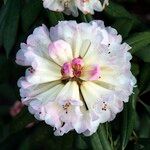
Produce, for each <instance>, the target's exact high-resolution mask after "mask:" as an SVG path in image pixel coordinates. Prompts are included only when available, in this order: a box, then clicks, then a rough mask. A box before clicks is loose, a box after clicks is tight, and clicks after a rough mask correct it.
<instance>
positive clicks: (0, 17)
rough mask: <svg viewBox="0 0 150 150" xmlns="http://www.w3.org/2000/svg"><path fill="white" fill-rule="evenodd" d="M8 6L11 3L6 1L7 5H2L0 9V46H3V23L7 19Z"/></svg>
mask: <svg viewBox="0 0 150 150" xmlns="http://www.w3.org/2000/svg"><path fill="white" fill-rule="evenodd" d="M10 4H11V1H8V2H7V5H3V6H2V7H1V9H0V45H2V44H3V33H4V27H5V21H6V18H7V14H8V11H9V7H10Z"/></svg>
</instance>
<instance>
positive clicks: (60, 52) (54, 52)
mask: <svg viewBox="0 0 150 150" xmlns="http://www.w3.org/2000/svg"><path fill="white" fill-rule="evenodd" d="M49 55H50V57H51V58H52V59H53V60H54V61H55V62H56V63H57V64H59V65H60V66H62V65H63V64H64V63H66V62H69V61H71V60H72V58H73V56H72V50H71V47H70V45H69V44H68V43H67V42H65V41H63V40H58V41H55V42H53V43H51V44H50V45H49Z"/></svg>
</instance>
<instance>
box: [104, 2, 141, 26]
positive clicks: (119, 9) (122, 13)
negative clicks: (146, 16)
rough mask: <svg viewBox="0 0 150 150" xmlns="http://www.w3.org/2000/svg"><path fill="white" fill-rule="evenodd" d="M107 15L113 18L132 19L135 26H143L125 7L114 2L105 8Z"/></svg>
mask: <svg viewBox="0 0 150 150" xmlns="http://www.w3.org/2000/svg"><path fill="white" fill-rule="evenodd" d="M105 13H106V14H107V15H108V16H110V17H112V18H115V19H117V18H127V19H131V20H132V21H133V23H134V26H137V25H138V26H141V27H142V26H143V24H142V23H141V21H139V20H138V19H137V17H136V16H134V15H132V14H130V13H129V12H128V11H127V10H126V9H125V8H124V7H123V6H121V5H119V4H116V3H114V2H112V1H110V2H109V5H108V6H107V7H106V8H105Z"/></svg>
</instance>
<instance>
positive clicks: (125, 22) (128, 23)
mask: <svg viewBox="0 0 150 150" xmlns="http://www.w3.org/2000/svg"><path fill="white" fill-rule="evenodd" d="M132 26H133V20H132V19H128V18H119V19H117V20H116V22H115V23H114V25H113V27H114V28H115V29H117V31H118V33H119V34H121V35H122V37H123V38H126V37H127V36H128V34H129V32H130V31H131V29H132Z"/></svg>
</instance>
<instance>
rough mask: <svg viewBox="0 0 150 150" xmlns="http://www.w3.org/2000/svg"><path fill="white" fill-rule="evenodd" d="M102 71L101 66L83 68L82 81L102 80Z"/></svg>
mask: <svg viewBox="0 0 150 150" xmlns="http://www.w3.org/2000/svg"><path fill="white" fill-rule="evenodd" d="M100 75H101V71H100V66H99V65H91V66H85V67H84V68H83V74H82V75H81V77H80V78H81V79H83V80H90V81H93V80H97V79H99V78H100Z"/></svg>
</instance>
